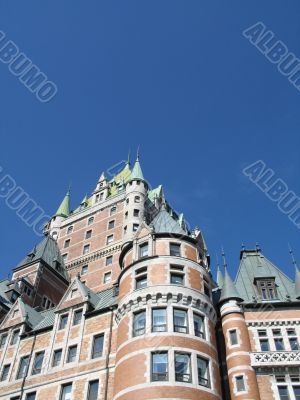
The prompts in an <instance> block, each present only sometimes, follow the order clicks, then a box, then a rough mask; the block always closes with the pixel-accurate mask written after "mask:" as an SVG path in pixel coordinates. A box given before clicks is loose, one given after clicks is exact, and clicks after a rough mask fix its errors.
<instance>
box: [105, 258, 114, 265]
mask: <svg viewBox="0 0 300 400" xmlns="http://www.w3.org/2000/svg"><path fill="white" fill-rule="evenodd" d="M112 262H113V256H108V257H106V260H105V265H106V266H108V265H111V264H112Z"/></svg>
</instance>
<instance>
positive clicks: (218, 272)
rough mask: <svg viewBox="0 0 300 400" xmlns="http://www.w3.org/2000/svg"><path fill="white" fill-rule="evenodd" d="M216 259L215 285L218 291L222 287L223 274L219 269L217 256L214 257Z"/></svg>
mask: <svg viewBox="0 0 300 400" xmlns="http://www.w3.org/2000/svg"><path fill="white" fill-rule="evenodd" d="M216 257H217V285H218V287H219V289H222V287H223V274H222V271H221V268H220V263H219V257H218V255H216Z"/></svg>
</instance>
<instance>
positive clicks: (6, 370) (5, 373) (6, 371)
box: [1, 364, 10, 382]
mask: <svg viewBox="0 0 300 400" xmlns="http://www.w3.org/2000/svg"><path fill="white" fill-rule="evenodd" d="M9 370H10V364H7V365H4V367H3V370H2V374H1V382H3V381H6V380H7V378H8V374H9Z"/></svg>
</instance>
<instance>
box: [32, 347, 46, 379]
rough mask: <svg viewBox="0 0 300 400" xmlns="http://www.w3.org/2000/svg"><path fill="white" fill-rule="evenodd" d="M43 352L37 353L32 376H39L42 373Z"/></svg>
mask: <svg viewBox="0 0 300 400" xmlns="http://www.w3.org/2000/svg"><path fill="white" fill-rule="evenodd" d="M44 354H45V353H44V352H41V353H37V354H36V356H35V360H34V365H33V368H32V375H37V374H40V373H41V371H42V366H43V361H44Z"/></svg>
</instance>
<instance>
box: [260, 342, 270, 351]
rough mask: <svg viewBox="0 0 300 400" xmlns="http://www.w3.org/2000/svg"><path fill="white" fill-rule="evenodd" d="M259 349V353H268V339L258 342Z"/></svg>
mask: <svg viewBox="0 0 300 400" xmlns="http://www.w3.org/2000/svg"><path fill="white" fill-rule="evenodd" d="M260 349H261V351H269V350H270V346H269V341H268V339H264V340H260Z"/></svg>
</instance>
